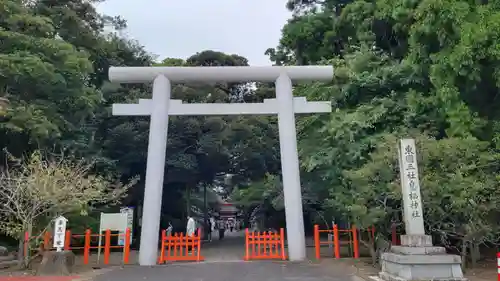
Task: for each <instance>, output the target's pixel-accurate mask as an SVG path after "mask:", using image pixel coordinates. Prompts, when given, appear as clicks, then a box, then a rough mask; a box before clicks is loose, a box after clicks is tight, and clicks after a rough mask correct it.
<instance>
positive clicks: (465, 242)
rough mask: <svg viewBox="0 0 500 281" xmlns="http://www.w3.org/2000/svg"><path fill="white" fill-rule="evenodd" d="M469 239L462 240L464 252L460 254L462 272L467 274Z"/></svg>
mask: <svg viewBox="0 0 500 281" xmlns="http://www.w3.org/2000/svg"><path fill="white" fill-rule="evenodd" d="M467 244H468V243H467V239H465V238H463V239H462V250H461V252H460V256H461V257H462V271H463V272H465V269H466V268H467Z"/></svg>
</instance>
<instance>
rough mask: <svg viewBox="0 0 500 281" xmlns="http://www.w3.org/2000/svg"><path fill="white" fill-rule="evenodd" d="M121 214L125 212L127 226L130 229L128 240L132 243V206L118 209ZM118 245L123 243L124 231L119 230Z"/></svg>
mask: <svg viewBox="0 0 500 281" xmlns="http://www.w3.org/2000/svg"><path fill="white" fill-rule="evenodd" d="M120 213H121V214H127V228H128V229H130V240H129V241H130V242H131V243H132V229H133V226H134V208H132V207H124V208H121V209H120ZM118 245H119V246H124V245H125V232H124V231H120V236H119V237H118Z"/></svg>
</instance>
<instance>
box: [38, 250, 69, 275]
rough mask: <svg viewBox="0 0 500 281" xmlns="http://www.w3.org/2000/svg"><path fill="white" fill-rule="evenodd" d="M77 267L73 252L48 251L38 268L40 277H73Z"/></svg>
mask: <svg viewBox="0 0 500 281" xmlns="http://www.w3.org/2000/svg"><path fill="white" fill-rule="evenodd" d="M74 265H75V254H73V252H71V251H62V252H56V251H47V252H45V253H43V258H42V262H41V263H40V265H39V266H38V269H37V272H36V275H38V276H64V275H71V273H72V272H73V266H74Z"/></svg>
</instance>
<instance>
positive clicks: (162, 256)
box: [158, 229, 170, 264]
mask: <svg viewBox="0 0 500 281" xmlns="http://www.w3.org/2000/svg"><path fill="white" fill-rule="evenodd" d="M166 242H167V231H166V230H165V229H164V230H162V231H161V248H160V257H159V258H158V263H159V264H163V263H164V262H165V243H166ZM169 254H170V251H169Z"/></svg>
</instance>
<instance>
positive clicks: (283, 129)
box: [109, 66, 333, 266]
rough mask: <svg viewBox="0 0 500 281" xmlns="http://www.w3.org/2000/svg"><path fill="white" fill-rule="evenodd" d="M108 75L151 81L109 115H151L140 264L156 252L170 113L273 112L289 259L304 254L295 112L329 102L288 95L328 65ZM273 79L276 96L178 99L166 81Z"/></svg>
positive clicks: (327, 107) (319, 109) (324, 74)
mask: <svg viewBox="0 0 500 281" xmlns="http://www.w3.org/2000/svg"><path fill="white" fill-rule="evenodd" d="M109 79H110V81H112V82H120V83H148V82H152V81H153V98H152V99H140V100H139V103H138V104H113V115H120V116H147V115H151V121H150V122H151V123H150V125H149V145H148V158H147V167H146V188H145V191H144V206H143V208H144V211H143V214H142V231H141V243H140V252H139V264H140V265H143V266H150V265H154V264H156V261H157V258H158V239H159V228H160V212H161V203H162V202H161V201H162V192H163V178H164V169H165V154H166V147H167V129H168V116H169V115H272V114H277V115H278V126H279V140H280V151H281V170H282V177H283V187H284V197H285V216H286V230H287V238H288V239H287V240H288V254H289V259H290V260H293V261H301V260H304V259H305V257H306V244H305V238H304V219H303V211H302V194H301V187H300V175H299V157H298V153H297V132H296V128H295V113H328V112H331V111H332V108H331V103H330V102H308V101H307V100H306V99H305V98H303V97H295V98H294V97H293V93H292V80H302V81H307V80H309V81H311V80H319V81H330V80H332V79H333V67H332V66H285V67H279V66H262V67H251V66H237V67H234V66H228V67H111V68H110V69H109ZM218 81H226V82H252V81H260V82H275V84H276V98H275V99H266V100H264V102H263V103H229V104H223V103H203V104H201V103H198V104H196V103H195V104H192V103H182V101H181V100H172V99H170V96H171V93H170V91H171V84H170V83H171V82H218Z"/></svg>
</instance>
